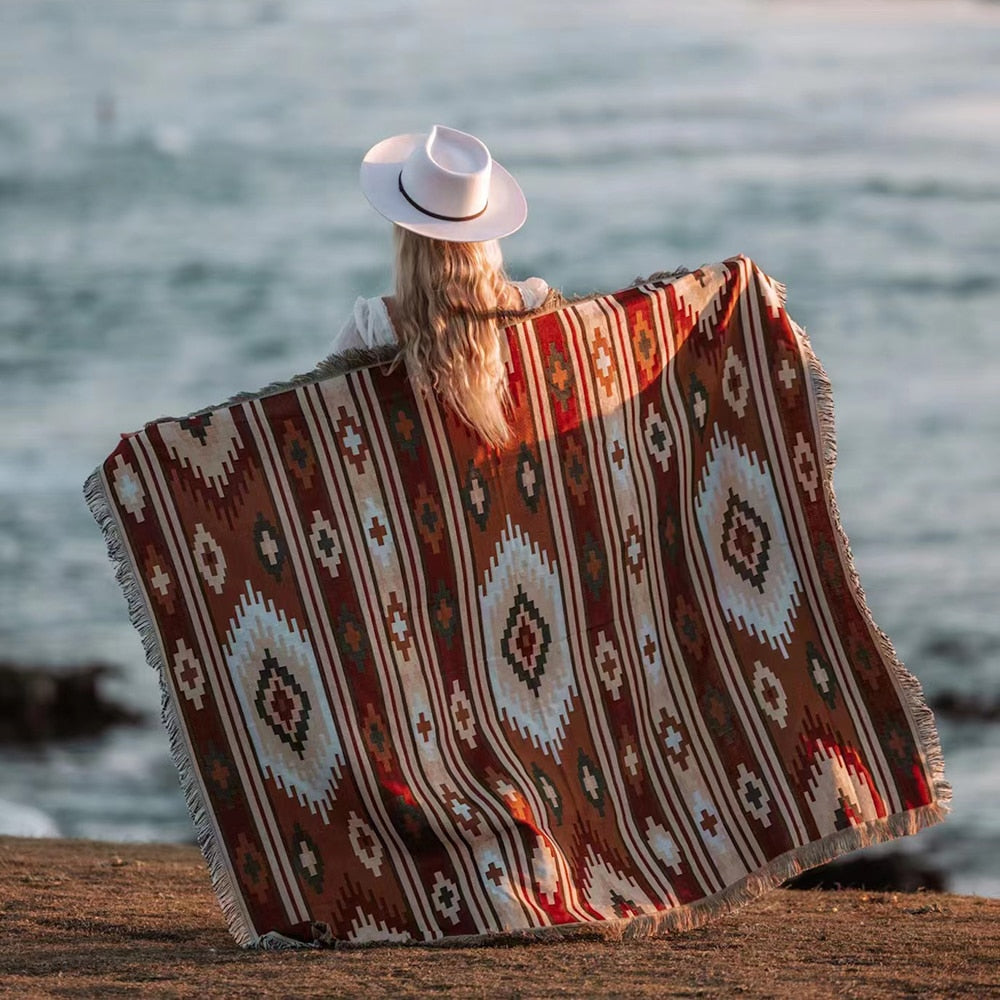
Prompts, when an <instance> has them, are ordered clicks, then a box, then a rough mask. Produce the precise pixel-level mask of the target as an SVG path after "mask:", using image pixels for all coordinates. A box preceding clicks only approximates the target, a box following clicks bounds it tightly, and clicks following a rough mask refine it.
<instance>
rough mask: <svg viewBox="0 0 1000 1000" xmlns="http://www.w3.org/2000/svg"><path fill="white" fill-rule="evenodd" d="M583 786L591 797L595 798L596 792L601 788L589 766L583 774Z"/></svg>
mask: <svg viewBox="0 0 1000 1000" xmlns="http://www.w3.org/2000/svg"><path fill="white" fill-rule="evenodd" d="M583 788H584V791H585V792H586V793H587V794H588V795H589V796H590V797H591V798H592V799H596V798H597V795H598V792H599V791H600V790H601V786H600V785H599V784H598V783H597V778H595V777H594V772H593V771H591V770H590V768H589V767H588V768H587V769H586V772H585V773H584V776H583Z"/></svg>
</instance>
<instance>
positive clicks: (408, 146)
mask: <svg viewBox="0 0 1000 1000" xmlns="http://www.w3.org/2000/svg"><path fill="white" fill-rule="evenodd" d="M361 190H362V191H364V193H365V197H366V198H367V199H368V200H369V201H370V202H371V203H372V206H373V207H374V208H375V210H376V211H377V212H379V213H381V214H382V215H384V216H385V217H386V218H387V219H391V220H392V221H393V222H395V223H396V225H397V226H402V227H403V228H404V229H409V230H412V231H413V232H415V233H419V234H420V235H421V236H429V237H431V238H432V239H435V240H451V241H453V242H464V243H482V242H485V241H486V240H496V239H500V237H501V236H509V235H510V234H511V233H513V232H515V231H516V230H518V229H520V228H521V226H523V225H524V220H525V219H526V218H527V216H528V206H527V204H526V202H525V200H524V195H523V194H522V192H521V188H520V187H519V186H518V183H517V181H516V180H514V178H513V177H511V175H510V174H509V173H507V171H506V170H504V168H503V167H501V166H500V164H499V163H496V162H495V161H494V160H493V157H491V156H490V151H489V150H488V149H487V148H486V146H484V145H483V143H482V142H480V141H479V140H478V139H477V138H476V137H475V136H474V135H469V134H468V133H466V132H459V131H457V130H456V129H453V128H445V127H444V126H443V125H435V126H434V127H433V128H432V129H431V130H430V132H429V133H427V134H420V135H394V136H392V137H391V138H389V139H383V140H382V142H380V143H377V144H376V145H374V146H372V148H371V149H369V150H368V152H367V153H366V154H365V158H364V161H363V162H362V164H361Z"/></svg>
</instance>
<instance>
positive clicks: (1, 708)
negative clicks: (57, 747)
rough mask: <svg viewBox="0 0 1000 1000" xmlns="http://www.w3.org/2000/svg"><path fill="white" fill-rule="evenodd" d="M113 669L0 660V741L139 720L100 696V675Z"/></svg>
mask: <svg viewBox="0 0 1000 1000" xmlns="http://www.w3.org/2000/svg"><path fill="white" fill-rule="evenodd" d="M115 673H117V670H116V668H114V667H112V666H110V665H108V664H106V663H85V664H82V665H80V666H75V667H67V668H54V667H43V666H32V665H28V664H15V663H10V662H2V661H0V743H40V742H44V741H46V740H65V739H75V738H78V737H81V736H95V735H97V734H98V733H100V732H103V731H104V730H105V729H107V728H108V727H109V726H115V725H136V724H137V723H139V722H141V721H142V716H141V715H139V714H138V713H136V712H134V711H132V710H130V709H128V708H125V707H124V706H122V705H118V704H116V703H114V702H112V701H109V700H108V699H106V698H105V697H104V695H103V694H102V692H101V684H100V681H101V678H102V677H107V676H111V675H113V674H115Z"/></svg>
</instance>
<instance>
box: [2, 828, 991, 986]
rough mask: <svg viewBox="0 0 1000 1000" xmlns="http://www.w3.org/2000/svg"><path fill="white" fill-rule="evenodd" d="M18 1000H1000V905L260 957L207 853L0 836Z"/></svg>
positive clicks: (921, 903)
mask: <svg viewBox="0 0 1000 1000" xmlns="http://www.w3.org/2000/svg"><path fill="white" fill-rule="evenodd" d="M0 995H3V996H12V997H19V998H20V997H24V998H31V997H101V998H104V997H126V996H127V997H132V996H139V995H142V996H149V997H200V998H213V1000H214V998H217V997H352V998H354V997H394V998H395V997H429V996H433V997H442V998H454V997H517V998H530V997H712V998H715V997H775V998H795V1000H806V998H812V997H864V998H879V997H894V998H896V997H976V998H986V997H1000V900H994V899H980V898H976V897H967V896H951V895H937V894H928V893H918V894H914V895H895V894H877V893H860V892H833V893H823V892H789V891H782V890H779V891H776V892H772V893H771V894H770V895H768V896H766V897H764V899H763V900H760V901H758V902H756V903H753V904H751V905H750V906H747V907H744V908H743V909H742V910H740V911H739V912H737V913H735V914H731V915H730V916H727V917H724V918H722V919H720V920H718V921H716V922H715V923H713V924H710V925H709V926H707V927H704V928H701V929H699V930H695V931H690V932H687V933H685V934H676V935H671V936H667V937H661V938H656V939H649V940H644V941H632V942H625V943H613V942H607V941H603V940H586V941H576V942H573V943H540V944H531V945H516V946H506V947H501V946H490V947H480V948H461V949H458V948H449V949H435V948H424V947H405V948H372V949H366V950H348V951H325V952H322V951H304V952H303V951H299V952H246V951H242V950H240V949H239V948H237V947H236V945H235V944H234V943H233V942H232V939H231V938H230V937H229V934H228V932H227V930H226V927H225V925H224V923H223V919H222V914H221V911H220V910H219V907H218V904H217V903H216V901H215V896H214V894H213V892H212V889H211V886H210V885H209V881H208V875H207V871H206V869H205V866H204V864H203V862H202V860H201V856H200V854H199V853H198V852H197V850H196V849H195V848H193V847H176V846H163V845H124V844H121V845H115V844H106V843H91V842H86V841H66V840H19V839H12V838H0Z"/></svg>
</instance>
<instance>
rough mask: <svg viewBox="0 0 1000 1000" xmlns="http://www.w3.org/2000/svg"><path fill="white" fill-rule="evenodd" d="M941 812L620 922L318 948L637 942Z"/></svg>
mask: <svg viewBox="0 0 1000 1000" xmlns="http://www.w3.org/2000/svg"><path fill="white" fill-rule="evenodd" d="M945 812H946V809H945V808H944V807H942V806H939V805H930V806H921V807H920V808H918V809H912V810H909V811H907V812H902V813H896V814H895V815H893V816H889V817H887V818H886V819H880V820H872V821H871V822H868V823H865V824H863V825H861V826H857V827H851V828H850V829H848V830H838V831H837V832H836V833H832V834H829V835H828V836H826V837H823V838H822V839H821V840H816V841H813V842H812V843H810V844H806V845H805V846H803V847H798V848H794V849H793V850H791V851H788V852H786V853H785V854H782V855H780V856H779V857H777V858H775V859H774V860H773V861H771V862H770V863H769V864H767V865H765V866H764V867H763V868H760V869H758V870H757V871H755V872H751V873H750V874H749V875H746V876H744V877H743V878H742V879H740V880H739V881H738V882H734V883H733V884H732V885H730V886H727V887H726V888H725V889H723V890H721V891H720V892H717V893H715V894H714V895H712V896H706V897H705V898H704V899H699V900H695V901H694V902H692V903H686V904H684V905H682V906H676V907H673V908H671V909H669V910H661V911H660V912H658V913H650V914H641V915H639V916H635V917H629V918H627V919H624V920H607V921H594V922H593V923H573V924H555V925H552V926H549V927H533V928H529V929H526V930H518V931H499V932H495V933H491V934H467V935H456V936H455V937H446V938H439V939H438V940H436V941H407V942H405V943H403V942H387V941H365V942H359V943H355V942H352V941H343V940H338V941H335V942H333V943H332V944H329V945H321V946H319V947H322V948H323V950H328V949H333V950H337V951H341V950H356V949H362V948H373V947H379V948H386V947H389V948H414V947H416V948H490V947H503V946H505V945H512V944H532V943H538V944H541V943H544V942H554V941H571V940H581V939H591V940H594V939H598V940H605V941H638V940H642V939H643V938H648V937H653V936H655V935H658V934H668V933H671V932H683V931H690V930H694V929H695V928H697V927H701V926H703V925H705V924H707V923H711V922H712V921H714V920H717V919H719V917H723V916H725V915H726V914H728V913H733V912H735V911H736V910H739V909H741V908H742V907H743V906H745V905H746V904H748V903H751V902H753V901H754V900H756V899H759V898H760V897H761V896H763V895H765V894H766V893H768V892H770V891H771V890H773V889H776V888H777V887H778V886H780V885H782V884H783V883H784V882H787V881H788V880H789V879H791V878H794V877H795V876H796V875H799V874H801V873H802V872H803V871H806V870H807V869H809V868H815V867H816V866H817V865H822V864H826V863H827V862H828V861H833V860H834V859H836V858H838V857H840V856H841V855H843V854H847V853H848V852H850V851H856V850H858V849H860V848H862V847H870V846H872V845H873V844H881V843H884V842H886V841H889V840H894V839H895V838H897V837H903V836H907V835H909V834H913V833H917V832H918V831H919V830H922V829H923V828H924V827H928V826H933V825H934V824H935V823H938V822H940V821H941V820H942V819H943V818H944V815H945ZM251 947H253V948H257V949H262V950H268V951H270V950H284V949H293V948H294V949H300V948H316V947H317V945H316V944H313V943H306V942H303V941H296V940H294V939H292V938H289V937H286V936H284V935H283V934H277V933H273V932H272V933H270V934H264V935H261V937H259V938H258V939H257V941H255V942H254V943H253V944H252V945H251Z"/></svg>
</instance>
